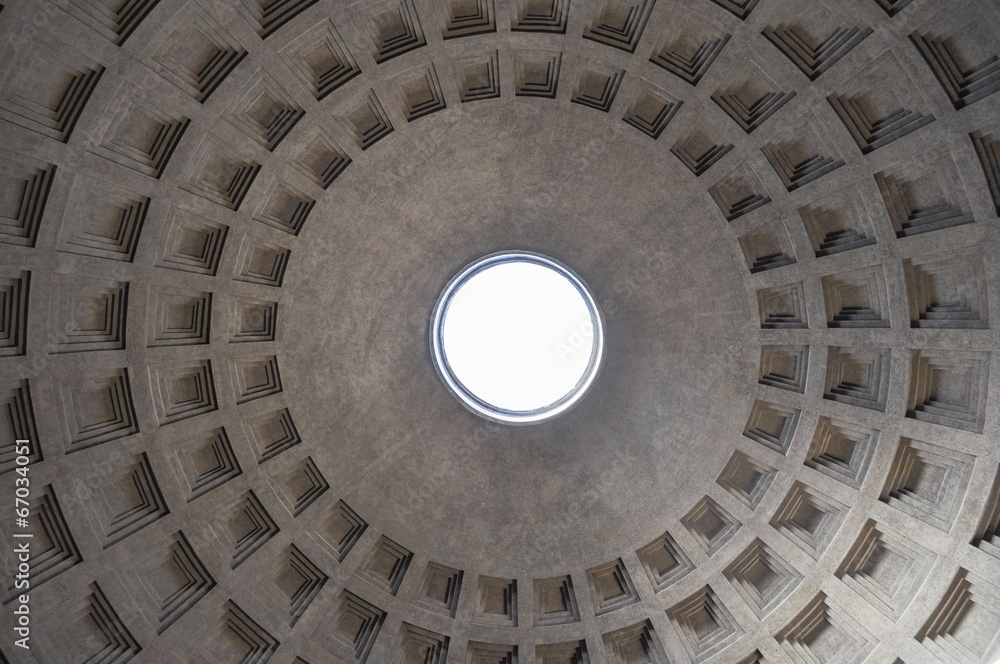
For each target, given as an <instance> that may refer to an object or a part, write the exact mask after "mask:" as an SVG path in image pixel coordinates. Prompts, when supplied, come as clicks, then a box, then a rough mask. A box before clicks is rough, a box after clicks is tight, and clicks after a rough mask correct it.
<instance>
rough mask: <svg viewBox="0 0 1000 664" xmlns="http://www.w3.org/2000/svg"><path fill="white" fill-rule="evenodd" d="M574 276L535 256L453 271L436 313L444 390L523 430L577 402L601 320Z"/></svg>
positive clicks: (599, 346)
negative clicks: (519, 426)
mask: <svg viewBox="0 0 1000 664" xmlns="http://www.w3.org/2000/svg"><path fill="white" fill-rule="evenodd" d="M596 312H597V309H596V305H595V304H594V301H593V298H591V296H590V295H589V293H587V291H586V288H585V287H584V286H583V284H582V282H580V281H579V280H578V279H577V277H576V276H575V275H573V274H572V273H571V272H570V271H569V270H568V269H566V268H565V267H563V266H562V265H560V264H558V263H556V262H555V261H553V260H552V259H548V258H546V257H543V256H538V255H536V254H527V253H513V254H512V253H505V254H494V255H492V256H488V257H486V258H485V259H482V260H481V261H477V262H476V263H473V264H472V265H470V266H468V267H467V268H466V269H465V270H463V271H462V272H460V273H459V274H458V275H457V276H456V277H455V278H454V279H453V280H452V282H451V283H450V284H449V285H448V287H446V289H445V291H444V293H442V296H441V299H440V300H439V302H438V306H437V309H436V311H435V317H434V321H433V325H434V327H433V330H432V351H433V353H434V359H435V362H436V364H437V365H438V366H437V368H438V371H439V373H441V375H442V378H443V379H444V380H445V383H446V384H448V386H449V387H451V388H452V391H453V392H455V393H456V396H458V397H459V398H460V399H462V401H463V402H465V403H466V405H467V406H469V407H471V408H472V409H473V410H474V411H476V412H478V413H479V414H481V415H484V416H486V417H489V418H491V419H497V420H500V421H506V422H510V423H531V422H538V421H541V420H543V419H548V418H550V417H554V416H555V415H557V414H559V413H561V412H563V411H565V410H567V409H568V408H569V407H571V406H572V405H573V404H574V403H576V401H578V400H579V398H581V397H582V396H583V393H584V392H585V391H586V389H587V388H588V387H589V386H590V383H591V382H592V381H593V378H594V377H595V376H596V373H597V369H598V368H599V364H600V359H601V356H602V354H603V334H602V331H601V329H600V326H601V323H600V317H599V315H597V313H596Z"/></svg>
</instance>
